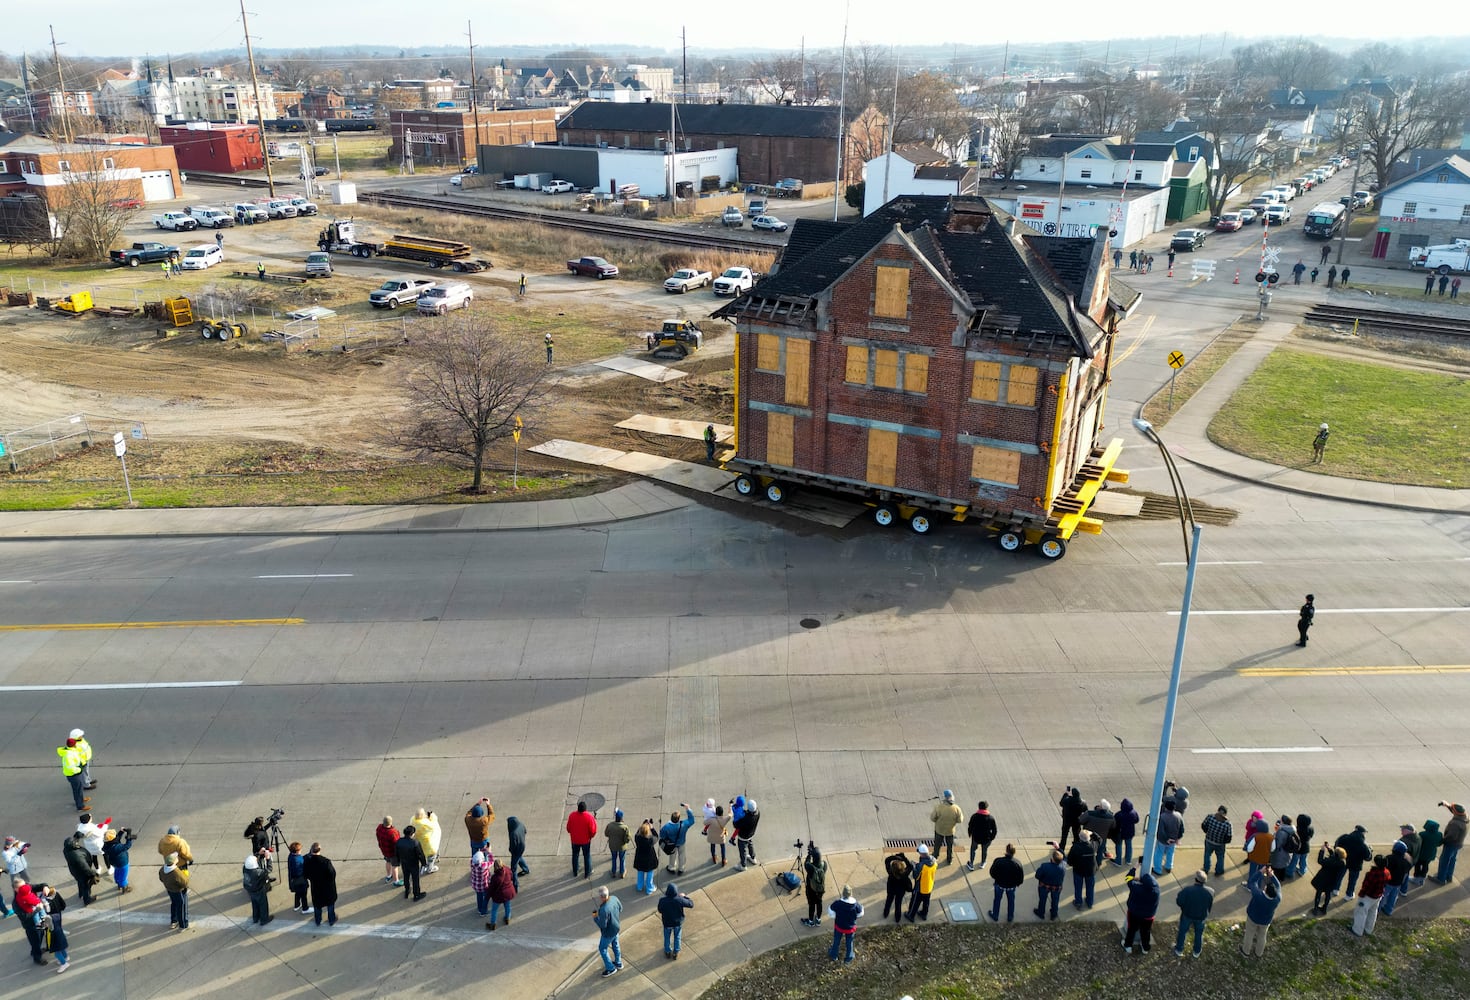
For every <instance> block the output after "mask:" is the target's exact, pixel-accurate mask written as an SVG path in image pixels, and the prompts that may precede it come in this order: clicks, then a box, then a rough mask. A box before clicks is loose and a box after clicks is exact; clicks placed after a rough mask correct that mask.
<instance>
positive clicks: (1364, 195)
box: [1353, 191, 1373, 208]
mask: <svg viewBox="0 0 1470 1000" xmlns="http://www.w3.org/2000/svg"><path fill="white" fill-rule="evenodd" d="M1353 200H1354V201H1355V202H1357V205H1356V206H1354V207H1356V208H1372V207H1373V192H1371V191H1354V192H1353Z"/></svg>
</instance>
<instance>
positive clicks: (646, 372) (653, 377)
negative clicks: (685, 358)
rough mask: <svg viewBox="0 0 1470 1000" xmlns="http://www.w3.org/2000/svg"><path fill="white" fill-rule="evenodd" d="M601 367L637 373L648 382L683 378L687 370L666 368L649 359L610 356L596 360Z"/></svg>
mask: <svg viewBox="0 0 1470 1000" xmlns="http://www.w3.org/2000/svg"><path fill="white" fill-rule="evenodd" d="M597 364H598V365H600V366H601V367H603V368H611V369H612V370H613V371H618V372H624V373H626V374H628V375H637V376H638V377H639V378H646V379H648V380H649V381H650V382H672V381H674V379H676V378H683V377H684V376H685V375H686V374H688V373H687V372H681V371H678V370H677V369H674V368H666V367H665V366H663V365H656V364H654V363H652V362H651V361H644V360H642V359H641V358H626V357H621V356H618V357H612V358H605V359H604V360H602V361H599V362H597Z"/></svg>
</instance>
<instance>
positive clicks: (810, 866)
mask: <svg viewBox="0 0 1470 1000" xmlns="http://www.w3.org/2000/svg"><path fill="white" fill-rule="evenodd" d="M804 867H805V870H806V919H804V920H803V921H802V923H803V924H805V925H806V926H808V927H820V926H821V925H822V897H823V896H825V895H827V860H826V859H825V858H823V857H822V852H821V851H819V850H818V849H817V845H816V844H807V845H806V864H805V866H804Z"/></svg>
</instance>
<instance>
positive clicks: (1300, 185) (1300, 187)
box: [1291, 174, 1317, 194]
mask: <svg viewBox="0 0 1470 1000" xmlns="http://www.w3.org/2000/svg"><path fill="white" fill-rule="evenodd" d="M1291 184H1292V187H1294V188H1296V193H1297V194H1304V193H1305V192H1307V191H1310V190H1312V188H1314V187H1316V186H1317V179H1316V178H1315V177H1310V176H1308V175H1306V174H1302V176H1300V177H1293V178H1292V179H1291Z"/></svg>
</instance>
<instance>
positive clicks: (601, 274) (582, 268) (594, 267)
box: [567, 257, 618, 279]
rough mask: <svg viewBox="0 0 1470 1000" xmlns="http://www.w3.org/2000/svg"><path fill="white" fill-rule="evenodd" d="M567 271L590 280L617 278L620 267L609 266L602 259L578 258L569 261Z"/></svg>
mask: <svg viewBox="0 0 1470 1000" xmlns="http://www.w3.org/2000/svg"><path fill="white" fill-rule="evenodd" d="M567 270H568V271H571V272H572V273H573V274H581V275H585V276H587V277H590V278H598V279H602V278H616V277H617V276H618V265H616V264H609V263H608V262H607V261H606V260H604V259H603V258H601V257H578V258H577V259H576V260H569V261H567Z"/></svg>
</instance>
